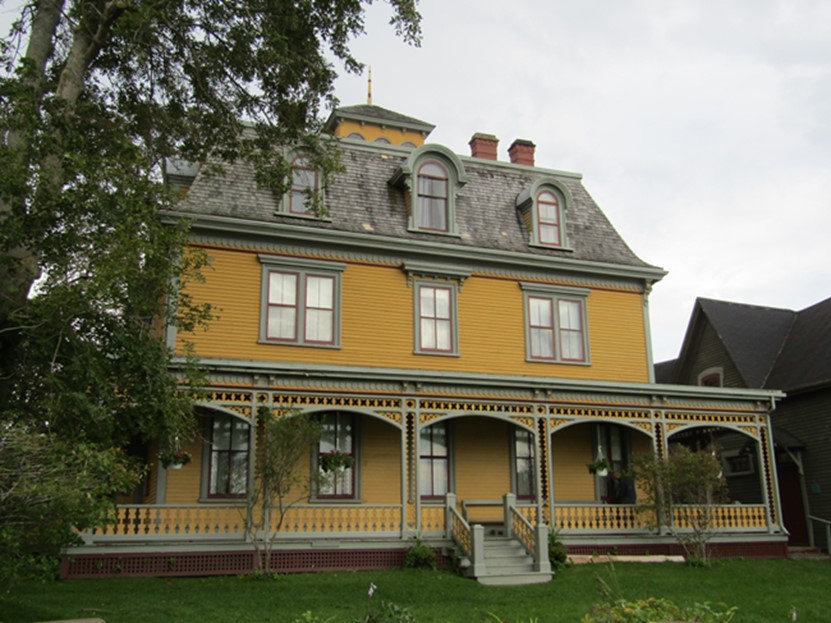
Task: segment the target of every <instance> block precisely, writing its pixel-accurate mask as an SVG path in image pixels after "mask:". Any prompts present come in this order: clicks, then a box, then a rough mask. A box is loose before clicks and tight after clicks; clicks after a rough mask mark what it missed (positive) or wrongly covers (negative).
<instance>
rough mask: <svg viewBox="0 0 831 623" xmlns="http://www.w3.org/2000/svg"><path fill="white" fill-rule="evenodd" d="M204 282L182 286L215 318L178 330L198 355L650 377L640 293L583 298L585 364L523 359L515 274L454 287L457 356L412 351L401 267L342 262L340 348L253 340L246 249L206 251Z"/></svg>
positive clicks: (255, 315)
mask: <svg viewBox="0 0 831 623" xmlns="http://www.w3.org/2000/svg"><path fill="white" fill-rule="evenodd" d="M209 255H210V256H211V258H212V267H211V268H209V269H208V270H207V271H206V274H205V281H204V283H194V284H191V285H190V286H189V288H188V292H189V293H190V294H191V295H192V296H193V297H194V299H195V300H196V301H210V302H211V303H213V304H214V305H215V306H216V307H217V308H218V309H217V313H218V318H217V319H216V320H214V321H213V322H212V323H211V324H210V326H209V327H208V329H207V330H206V331H202V330H197V331H196V332H195V333H192V334H181V335H180V336H179V338H180V348H181V346H182V343H181V340H182V339H188V340H190V341H191V342H192V343H193V344H194V346H195V348H196V352H197V354H199V355H200V356H204V357H217V358H229V359H245V360H255V361H256V360H261V361H292V362H308V363H324V364H325V363H328V364H341V365H353V366H368V367H369V366H372V367H389V368H409V369H425V370H436V371H457V372H488V373H491V374H511V375H516V374H522V375H533V376H551V377H561V378H575V379H596V380H609V381H632V382H644V381H646V380H647V379H648V374H647V372H648V370H647V359H646V346H645V344H646V339H645V333H644V322H643V300H642V296H641V295H640V294H639V293H637V292H628V291H613V290H604V289H599V288H598V289H594V290H592V291H591V294H590V295H589V297H588V300H587V316H588V334H589V340H590V354H591V365H564V364H548V363H530V362H527V361H526V360H525V327H524V316H523V298H522V291H521V289H520V287H519V284H518V281H516V280H510V279H497V278H493V277H486V276H477V275H473V276H471V277H470V278H469V279H467V280H466V281H465V283H464V286H463V287H462V288H461V289H460V291H459V293H458V329H459V356H452V357H446V356H437V355H417V354H415V353H414V352H413V351H414V343H413V342H414V330H413V326H414V301H413V296H414V291H415V290H414V288H412V287H411V286H410V285H408V282H407V278H406V276H405V275H404V273H403V272H402V270H401V269H400V268H399V267H396V266H385V265H371V264H358V263H350V264H348V265H347V268H346V270H345V271H344V272H343V276H342V296H341V300H342V312H341V335H342V337H341V347H340V348H334V349H333V348H314V347H304V346H292V345H285V344H260V343H259V342H258V340H259V326H260V324H259V323H260V320H259V315H260V287H261V271H262V267H261V264H260V262H259V260H258V259H257V255H256V253H254V252H251V251H242V250H227V249H211V250H209Z"/></svg>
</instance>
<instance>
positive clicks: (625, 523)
mask: <svg viewBox="0 0 831 623" xmlns="http://www.w3.org/2000/svg"><path fill="white" fill-rule="evenodd" d="M702 509H703V507H700V506H687V505H677V506H675V507H674V508H673V526H674V527H675V528H676V529H678V530H687V529H691V528H692V527H693V525H694V523H695V522H696V521H698V519H696V516H697V515H698V514H699V513H700V512H701V511H702ZM765 510H766V508H765V505H764V504H715V505H713V506H711V507H709V511H708V512H709V513H710V517H709V519H708V521H709V526H710V528H712V529H714V530H730V531H737V532H744V531H746V532H762V531H766V530H767V528H768V525H767V515H766V512H765ZM654 526H655V519H654V515H653V514H652V512H651V511H648V510H642V509H639V508H638V507H637V506H636V505H635V504H595V503H574V504H555V506H554V527H555V528H556V529H557V530H559V531H562V532H563V533H565V534H568V533H581V532H606V533H635V532H645V531H648V530H650V528H654Z"/></svg>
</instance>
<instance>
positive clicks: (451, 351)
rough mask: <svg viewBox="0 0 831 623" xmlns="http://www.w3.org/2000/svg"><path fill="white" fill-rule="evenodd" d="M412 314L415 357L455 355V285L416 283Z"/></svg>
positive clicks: (456, 351)
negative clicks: (421, 355)
mask: <svg viewBox="0 0 831 623" xmlns="http://www.w3.org/2000/svg"><path fill="white" fill-rule="evenodd" d="M415 312H416V313H415V323H416V352H417V353H420V354H432V355H456V354H458V339H457V336H456V333H457V331H456V285H455V284H453V283H447V284H444V283H439V282H434V281H423V282H421V281H420V282H417V283H416V287H415Z"/></svg>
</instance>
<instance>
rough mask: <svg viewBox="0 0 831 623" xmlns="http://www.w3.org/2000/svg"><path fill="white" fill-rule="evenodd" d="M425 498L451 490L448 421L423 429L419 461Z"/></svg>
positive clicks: (421, 492)
mask: <svg viewBox="0 0 831 623" xmlns="http://www.w3.org/2000/svg"><path fill="white" fill-rule="evenodd" d="M418 469H419V474H418V480H419V490H420V494H421V497H423V498H434V499H435V498H441V497H444V495H446V494H447V492H448V491H449V490H450V434H449V430H448V426H447V422H439V423H438V424H433V425H432V426H427V427H425V428H422V429H421V435H420V436H419V462H418Z"/></svg>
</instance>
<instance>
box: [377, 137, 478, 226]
mask: <svg viewBox="0 0 831 623" xmlns="http://www.w3.org/2000/svg"><path fill="white" fill-rule="evenodd" d="M467 179H468V178H467V173H466V172H465V168H464V165H463V164H462V162H461V160H459V157H458V156H456V154H454V153H453V152H452V151H450V150H449V149H447V148H446V147H443V146H442V145H422V146H421V147H418V148H416V149H414V150H413V151H412V152H411V153H410V155H409V156H408V157H407V159H406V160H405V161H404V163H403V164H402V165H401V167H399V168H398V170H397V171H396V172H395V173H394V174H393V176H392V178H391V179H390V182H389V183H390V184H392V185H393V186H400V187H404V191H405V193H406V197H405V202H406V205H407V210H408V216H409V220H408V229H409V230H410V231H413V232H425V233H431V234H448V235H451V236H458V235H459V227H458V224H457V221H456V197H457V195H458V193H459V190H460V189H461V188H462V186H464V185H465V183H467Z"/></svg>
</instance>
